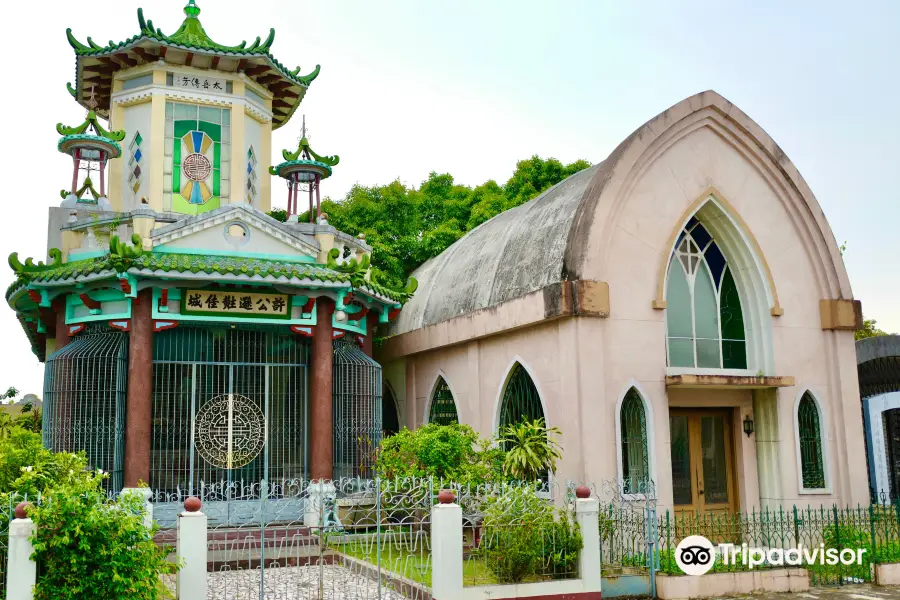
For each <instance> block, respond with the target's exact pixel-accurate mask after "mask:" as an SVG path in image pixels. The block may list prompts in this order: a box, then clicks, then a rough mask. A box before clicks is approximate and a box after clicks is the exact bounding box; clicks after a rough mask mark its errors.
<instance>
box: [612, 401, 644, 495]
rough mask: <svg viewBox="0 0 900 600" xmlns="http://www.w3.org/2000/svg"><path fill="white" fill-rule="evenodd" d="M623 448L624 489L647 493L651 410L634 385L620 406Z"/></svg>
mask: <svg viewBox="0 0 900 600" xmlns="http://www.w3.org/2000/svg"><path fill="white" fill-rule="evenodd" d="M619 431H620V436H621V437H620V439H621V450H622V492H623V493H625V494H637V493H644V492H645V490H646V489H647V485H648V483H649V481H650V452H649V451H648V444H647V411H646V409H645V407H644V400H643V399H642V398H641V395H640V394H639V393H638V391H637V390H636V389H634V388H631V389H629V390H628V393H626V394H625V398H623V399H622V406H621V408H620V409H619Z"/></svg>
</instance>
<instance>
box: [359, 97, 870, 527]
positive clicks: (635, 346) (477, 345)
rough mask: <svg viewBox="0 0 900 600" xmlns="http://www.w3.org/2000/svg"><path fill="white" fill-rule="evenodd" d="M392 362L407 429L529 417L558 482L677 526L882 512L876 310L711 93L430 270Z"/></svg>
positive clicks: (769, 160) (798, 191)
mask: <svg viewBox="0 0 900 600" xmlns="http://www.w3.org/2000/svg"><path fill="white" fill-rule="evenodd" d="M414 276H415V277H416V278H417V279H418V281H419V288H418V291H417V293H416V295H415V296H414V297H413V298H412V299H411V300H410V301H409V303H408V304H407V305H406V306H405V307H404V308H403V310H402V311H401V313H400V316H399V317H398V319H397V320H396V321H395V322H394V323H392V325H391V332H392V334H393V335H392V337H390V338H389V339H388V341H387V343H386V344H385V346H384V347H383V348H382V350H381V353H380V355H377V356H376V358H379V359H380V362H381V363H382V365H383V368H384V377H385V382H386V389H387V392H386V396H393V397H395V398H396V401H397V405H398V406H399V407H400V413H401V416H400V424H401V425H405V426H407V427H411V428H414V427H417V426H420V425H421V424H423V423H428V422H444V423H445V422H452V421H454V420H458V421H459V422H462V423H466V424H469V425H472V426H473V427H474V428H475V429H477V430H478V431H479V432H481V433H482V434H484V435H491V434H493V433H495V432H496V431H497V430H498V428H499V427H501V426H502V425H503V424H505V423H509V422H513V421H516V420H518V419H520V418H521V416H522V415H526V416H531V417H535V416H543V417H545V418H546V420H547V423H548V424H549V425H550V426H555V427H559V429H560V430H561V431H562V438H561V441H562V444H563V447H564V457H563V459H562V461H561V462H560V464H559V465H558V468H557V471H556V473H554V474H553V475H552V477H553V478H554V481H556V482H557V483H563V482H565V481H566V480H588V481H591V482H595V483H599V482H601V481H603V480H616V481H618V483H619V486H620V489H621V491H622V493H623V494H624V495H625V496H626V497H629V496H630V497H635V496H639V495H640V494H642V493H643V492H644V491H645V490H646V489H647V487H648V482H651V481H652V482H653V485H654V487H655V490H656V493H657V494H658V497H659V501H660V504H661V505H663V506H669V507H674V508H675V509H676V510H726V509H728V510H736V509H742V510H752V509H755V508H760V507H767V506H774V505H781V504H792V503H798V504H799V503H804V504H805V503H813V504H820V503H827V504H830V503H832V502H837V503H841V504H844V503H857V502H859V503H863V504H865V503H867V502H868V499H869V496H868V488H869V486H868V484H867V478H866V462H865V449H864V441H863V426H862V419H861V414H860V402H859V389H858V384H857V370H856V360H855V350H854V341H853V330H854V329H855V328H857V327H858V326H859V325H860V320H861V312H860V306H859V303H858V302H857V301H855V300H854V299H853V293H852V291H851V289H850V282H849V280H848V278H847V273H846V270H845V268H844V263H843V262H842V259H841V255H840V251H839V249H838V246H837V244H836V243H835V239H834V235H833V234H832V232H831V229H830V228H829V225H828V222H827V220H826V219H825V216H824V214H823V213H822V209H821V208H820V206H819V204H818V202H817V201H816V198H815V196H814V195H813V193H812V191H811V190H810V189H809V187H808V186H807V184H806V182H805V181H804V180H803V177H802V176H801V175H800V173H799V172H798V171H797V169H796V168H795V166H794V165H793V163H792V162H791V161H790V159H789V158H788V157H787V156H786V155H785V154H784V152H783V151H782V150H781V148H779V147H778V145H777V144H776V143H775V142H774V141H773V139H772V138H771V137H769V135H768V134H767V133H766V132H765V131H763V129H762V128H761V127H760V126H759V125H757V124H756V123H755V122H754V121H752V120H751V119H750V118H749V117H748V116H747V115H746V114H744V113H743V112H742V111H741V110H740V109H739V108H737V107H736V106H734V105H733V104H731V103H730V102H729V101H728V100H726V99H725V98H723V97H721V96H720V95H718V94H717V93H715V92H712V91H707V92H703V93H701V94H698V95H696V96H692V97H690V98H687V99H685V100H683V101H681V102H679V103H678V104H676V105H675V106H673V107H671V108H669V109H668V110H666V111H664V112H662V113H661V114H659V115H658V116H656V117H654V118H653V119H651V120H650V121H648V122H647V123H645V124H644V125H643V126H641V127H640V128H639V129H638V130H637V131H635V132H634V133H633V134H632V135H631V136H629V137H628V138H627V139H626V140H625V141H624V142H622V143H621V144H620V145H619V146H618V147H617V148H616V149H615V150H614V151H613V153H612V154H611V155H610V156H609V157H608V158H607V159H606V160H605V161H603V162H601V163H599V164H597V165H594V166H593V167H591V168H589V169H586V170H584V171H582V172H580V173H578V174H576V175H573V176H572V177H570V178H568V179H567V180H565V181H563V182H561V183H560V184H558V185H556V186H555V187H553V188H551V189H550V190H548V191H546V192H545V193H543V194H542V195H541V196H539V197H538V198H535V199H534V200H532V201H530V202H528V203H526V204H524V205H522V206H519V207H517V208H515V209H512V210H510V211H507V212H505V213H502V214H500V215H498V216H496V217H494V218H493V219H491V220H490V221H488V222H486V223H484V224H483V225H481V226H480V227H478V228H477V229H475V230H473V231H471V232H469V233H468V234H467V235H466V236H465V237H463V238H462V239H460V240H459V241H458V242H457V243H455V244H454V245H453V246H451V247H450V248H449V249H447V250H446V251H445V252H444V253H443V254H441V255H440V256H437V257H435V258H433V259H432V260H430V261H428V262H427V263H425V264H424V265H422V266H421V267H420V268H419V269H418V270H417V271H416V272H415V273H414Z"/></svg>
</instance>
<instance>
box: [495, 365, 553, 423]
mask: <svg viewBox="0 0 900 600" xmlns="http://www.w3.org/2000/svg"><path fill="white" fill-rule="evenodd" d="M536 419H544V409H543V407H542V406H541V396H540V394H538V391H537V387H535V385H534V381H532V380H531V376H530V375H529V374H528V371H526V370H525V368H524V367H523V366H522V365H520V364H519V363H516V364H515V366H514V367H513V370H512V373H511V374H510V376H509V380H508V381H507V382H506V389H505V390H504V392H503V401H502V403H501V404H500V423H499V430H500V431H502V430H503V428H504V427H506V426H507V425H514V424H516V423H521V422H522V421H534V420H536Z"/></svg>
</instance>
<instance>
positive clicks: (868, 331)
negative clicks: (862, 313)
mask: <svg viewBox="0 0 900 600" xmlns="http://www.w3.org/2000/svg"><path fill="white" fill-rule="evenodd" d="M876 323H877V321H876V320H875V319H866V318H865V317H864V318H863V326H862V329H857V330H856V331H855V332H854V333H853V338H854V339H856V340H864V339H866V338H870V337H878V336H880V335H891V334H890V333H888V332H886V331H882V330H881V329H878V327H876V326H875V324H876Z"/></svg>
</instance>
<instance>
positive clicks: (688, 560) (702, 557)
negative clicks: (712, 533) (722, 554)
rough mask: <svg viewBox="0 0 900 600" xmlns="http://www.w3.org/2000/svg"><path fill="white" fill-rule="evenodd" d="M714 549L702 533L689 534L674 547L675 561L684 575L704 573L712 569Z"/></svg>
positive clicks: (714, 556)
mask: <svg viewBox="0 0 900 600" xmlns="http://www.w3.org/2000/svg"><path fill="white" fill-rule="evenodd" d="M715 558H716V550H715V548H713V545H712V542H710V541H709V540H708V539H706V538H705V537H703V536H702V535H689V536H687V537H686V538H684V539H683V540H681V542H679V543H678V546H677V547H676V548H675V563H676V564H677V565H678V568H679V569H681V570H682V571H684V573H685V574H686V575H704V574H705V573H706V572H707V571H709V570H710V569H712V567H713V563H714V562H716V561H715Z"/></svg>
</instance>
